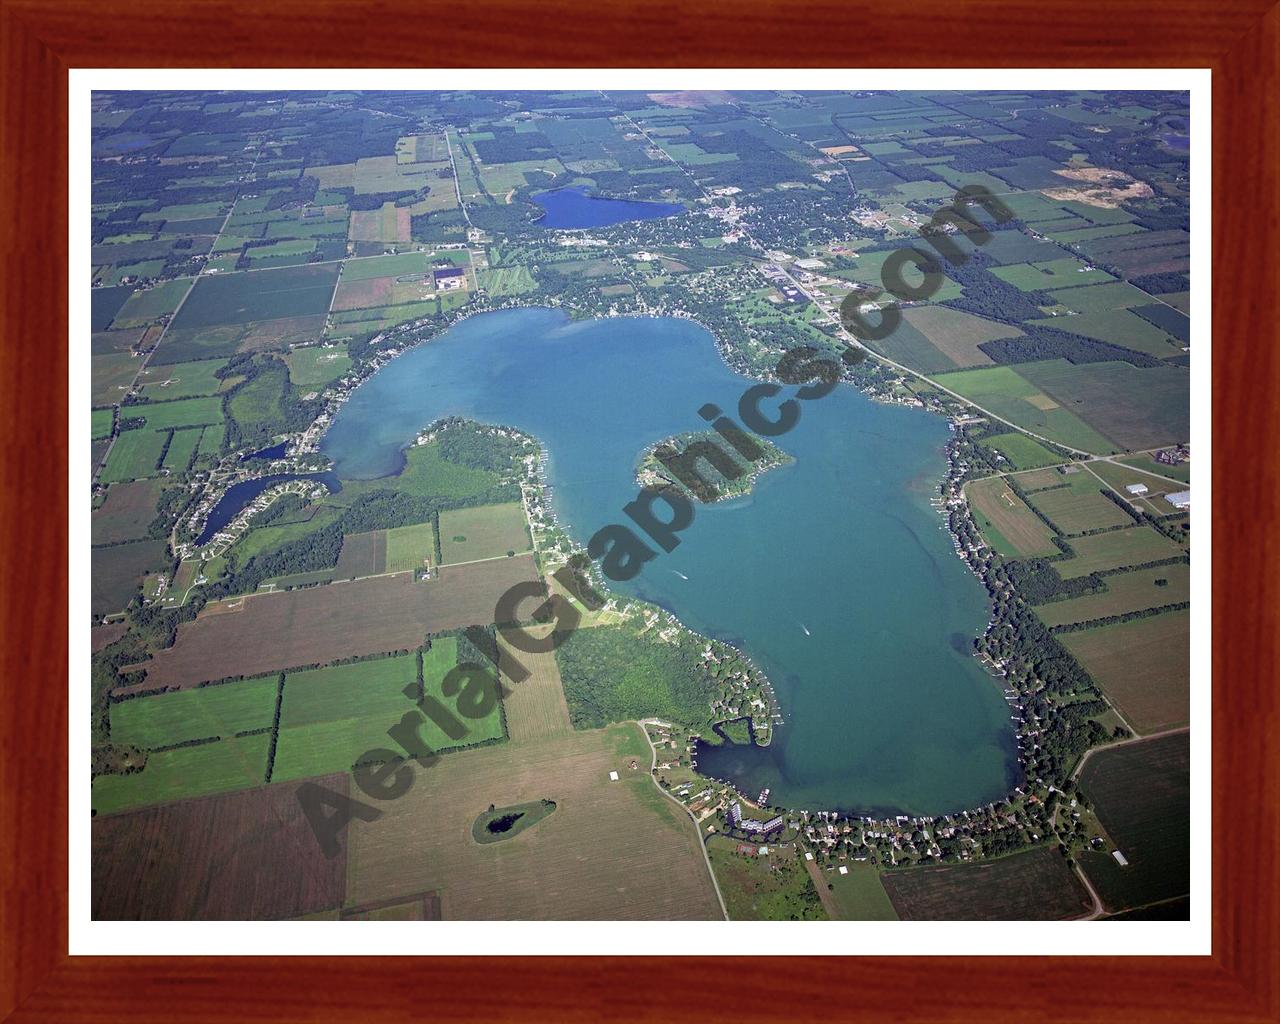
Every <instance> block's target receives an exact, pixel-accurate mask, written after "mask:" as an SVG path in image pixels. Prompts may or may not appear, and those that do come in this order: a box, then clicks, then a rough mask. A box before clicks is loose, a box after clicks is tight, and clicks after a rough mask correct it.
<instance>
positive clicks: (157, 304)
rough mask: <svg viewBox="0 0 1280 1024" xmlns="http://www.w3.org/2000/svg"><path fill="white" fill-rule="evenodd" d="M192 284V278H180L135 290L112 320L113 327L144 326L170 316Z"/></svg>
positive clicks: (118, 328) (116, 328)
mask: <svg viewBox="0 0 1280 1024" xmlns="http://www.w3.org/2000/svg"><path fill="white" fill-rule="evenodd" d="M191 285H192V282H191V281H190V280H178V281H169V282H166V283H165V284H160V285H156V286H155V287H154V288H147V289H143V290H140V291H135V292H134V293H133V294H132V295H130V296H129V301H128V302H126V303H125V304H124V306H123V307H121V309H120V311H119V312H118V313H117V314H116V316H115V319H114V320H112V321H111V326H112V328H113V329H115V330H120V329H124V328H129V327H143V326H145V325H147V324H150V323H154V322H155V321H156V320H159V319H160V318H161V317H162V316H168V315H169V314H170V313H172V312H173V311H174V310H175V309H177V308H178V306H179V305H180V304H181V303H182V300H183V298H184V297H185V296H186V294H187V292H189V291H190V290H191Z"/></svg>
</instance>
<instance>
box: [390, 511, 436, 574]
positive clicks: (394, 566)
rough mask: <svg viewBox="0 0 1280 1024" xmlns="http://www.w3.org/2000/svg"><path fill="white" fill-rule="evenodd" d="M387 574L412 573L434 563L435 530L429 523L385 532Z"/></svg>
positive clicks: (399, 527)
mask: <svg viewBox="0 0 1280 1024" xmlns="http://www.w3.org/2000/svg"><path fill="white" fill-rule="evenodd" d="M386 543H387V558H386V562H387V567H386V571H387V572H406V571H408V572H412V571H415V570H418V569H421V568H423V567H424V566H425V565H428V564H430V565H434V564H435V561H436V529H435V527H434V526H432V525H431V523H417V524H415V525H413V526H397V527H396V528H395V529H393V530H388V531H387V541H386Z"/></svg>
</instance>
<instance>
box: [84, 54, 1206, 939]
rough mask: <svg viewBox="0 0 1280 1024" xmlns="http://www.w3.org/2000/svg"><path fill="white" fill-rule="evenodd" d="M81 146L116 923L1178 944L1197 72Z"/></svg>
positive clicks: (351, 102) (250, 103) (600, 96)
mask: <svg viewBox="0 0 1280 1024" xmlns="http://www.w3.org/2000/svg"><path fill="white" fill-rule="evenodd" d="M846 77H847V78H848V80H849V82H850V83H851V84H853V85H856V84H857V76H856V75H849V76H846ZM530 80H531V81H534V80H535V79H533V78H531V79H530ZM1197 116H1198V115H1197ZM88 123H89V124H90V125H91V140H86V142H85V148H86V152H87V153H88V154H89V160H88V163H89V167H87V168H86V170H87V172H88V175H89V176H90V177H91V179H92V185H91V190H92V191H91V222H90V223H89V224H87V225H86V224H84V223H83V220H82V219H77V221H76V222H74V230H77V231H80V232H81V233H83V232H84V231H85V229H86V228H87V229H88V232H89V239H88V243H87V244H86V249H87V250H88V251H89V252H90V253H91V259H90V263H91V266H90V267H89V268H87V269H88V271H89V280H88V282H87V284H86V282H85V279H84V278H83V277H79V276H77V277H74V278H73V281H72V294H71V301H72V304H73V306H74V305H76V303H77V302H79V303H80V304H81V305H82V306H83V307H85V308H87V309H89V310H90V316H89V318H90V320H91V327H90V328H89V329H88V332H87V333H75V334H73V336H72V353H73V357H72V363H73V366H75V364H79V367H81V368H82V367H84V366H85V365H86V364H87V365H88V367H89V372H88V373H87V374H83V375H82V376H81V378H80V383H79V385H78V390H76V387H77V386H76V384H75V383H74V382H73V398H72V400H73V403H76V405H77V407H78V408H79V409H80V410H81V412H83V410H84V408H85V406H84V402H86V401H87V402H88V403H89V408H90V409H91V413H90V418H91V426H92V438H91V444H92V454H91V460H90V461H91V467H92V478H91V480H90V481H89V483H90V491H91V499H90V501H91V513H88V514H86V513H84V512H81V515H83V516H84V518H85V520H86V522H88V521H89V519H90V516H91V526H89V527H88V530H89V532H90V533H91V538H92V540H91V543H92V548H91V552H90V555H91V562H90V572H89V579H88V583H87V585H86V587H85V590H86V591H87V595H86V601H85V603H88V604H89V605H90V612H91V621H89V622H84V621H83V618H84V616H83V612H81V613H80V614H78V615H77V616H76V618H75V619H73V626H72V628H73V631H76V630H81V631H83V630H86V629H87V630H89V637H90V642H89V651H90V652H91V653H88V654H87V657H88V658H89V659H90V663H89V664H88V665H87V666H86V665H85V663H84V660H83V659H81V660H79V661H78V664H79V665H80V666H81V669H82V671H83V670H84V669H87V670H88V674H87V679H86V677H85V676H83V675H82V676H81V677H80V679H79V681H78V682H77V681H76V680H75V679H74V676H75V675H76V673H75V672H73V686H74V689H73V692H75V693H78V694H79V695H80V697H81V703H80V705H79V706H78V707H76V706H75V705H73V709H72V714H73V717H75V718H78V720H79V721H80V722H81V723H83V722H84V715H86V714H87V715H89V716H90V718H91V725H88V726H85V728H91V746H92V750H91V764H92V776H91V780H90V779H89V778H86V777H85V776H84V774H83V772H82V773H80V785H81V786H85V785H91V787H92V789H91V796H90V797H89V803H90V808H91V810H90V811H89V812H87V813H84V812H82V815H77V817H78V818H79V819H80V820H84V818H86V817H87V816H88V814H91V815H92V821H91V822H90V823H88V825H87V826H86V827H87V828H88V829H89V830H90V833H91V858H90V860H91V863H90V864H82V865H81V869H82V870H84V869H90V870H91V893H90V910H91V913H92V917H93V919H94V920H95V921H138V920H149V921H209V920H222V921H258V920H277V921H482V920H484V921H531V920H540V921H633V920H653V921H677V920H679V921H685V920H704V921H721V922H723V921H790V920H805V921H885V922H893V921H1074V920H1080V921H1102V920H1146V921H1187V920H1189V918H1190V906H1191V895H1190V894H1191V888H1192V886H1191V852H1190V851H1191V845H1192V834H1191V832H1192V830H1191V757H1190V728H1191V705H1192V696H1191V695H1192V687H1191V678H1192V671H1191V661H1190V648H1191V634H1192V615H1191V567H1190V565H1191V455H1192V450H1191V440H1192V439H1191V390H1192V389H1191V370H1190V365H1191V355H1190V352H1191V348H1190V344H1191V335H1190V312H1191V310H1190V296H1191V290H1192V284H1191V220H1192V218H1191V174H1190V162H1191V109H1190V95H1189V93H1187V92H1164V91H1145V90H1126V91H1114V92H1112V91H1085V90H1080V91H1048V90H1024V91H1001V92H996V91H958V90H946V91H942V90H938V91H892V90H883V89H880V90H858V89H856V88H855V89H846V90H840V91H836V90H829V91H785V90H770V91H763V90H757V91H742V90H734V91H709V90H700V91H674V92H673V91H666V92H663V91H651V92H646V91H640V90H635V91H619V90H613V89H605V90H592V89H582V90H561V91H555V90H547V89H542V90H538V91H494V90H462V89H459V90H455V91H423V90H413V91H397V92H384V91H355V90H333V91H297V90H277V91H246V90H236V91H190V90H188V91H150V90H147V91H96V92H93V93H92V100H91V112H90V117H89V119H88ZM86 131H88V129H86ZM1197 131H1199V121H1198V120H1197ZM1205 185H1207V183H1206V182H1201V181H1197V188H1198V189H1199V188H1202V187H1204V186H1205ZM1197 198H1199V196H1197ZM1197 230H1199V224H1197ZM84 269H85V268H83V264H79V268H78V269H76V271H75V273H76V274H77V275H79V274H82V273H83V272H84ZM1201 269H1202V268H1201V267H1200V266H1199V264H1197V268H1196V270H1197V273H1200V272H1201ZM86 287H88V289H89V295H90V298H91V305H90V304H86V303H84V294H85V293H84V291H83V289H85V288H86ZM1199 302H1200V300H1199V297H1197V303H1198V304H1199ZM1197 329H1199V328H1197ZM81 349H87V355H88V358H87V360H81V359H78V358H77V357H76V356H77V353H79V352H80V351H81ZM80 429H81V430H83V429H84V428H83V426H82V427H81V428H80ZM81 436H82V435H81ZM73 438H74V435H73ZM81 443H83V442H82V441H81ZM81 450H82V451H83V449H81ZM1204 469H1205V472H1206V473H1207V472H1208V467H1207V465H1206V467H1204ZM1206 479H1207V477H1206ZM73 483H74V480H73ZM1203 486H1205V487H1207V484H1205V485H1203ZM73 500H74V502H75V503H76V504H77V505H78V507H79V508H80V509H82V510H83V508H84V506H83V504H80V503H81V502H82V501H83V499H73ZM1207 541H1208V536H1207V534H1206V537H1205V539H1204V543H1205V552H1206V554H1207V552H1208V543H1207ZM74 554H75V553H74V551H73V558H72V564H73V566H74V564H75V558H74ZM1200 599H1201V598H1198V599H1197V600H1200ZM1204 599H1206V600H1207V597H1206V598H1204ZM79 635H80V637H81V638H83V637H84V635H85V634H84V633H83V632H81V633H80V634H79ZM1197 635H1199V634H1197ZM1199 682H1201V683H1207V680H1199ZM86 704H87V705H88V706H87V707H86V706H85V705H86ZM1198 714H1199V712H1198ZM1203 727H1204V722H1203V721H1202V720H1201V719H1200V718H1199V717H1198V718H1197V724H1196V728H1197V735H1198V736H1199V735H1201V733H1200V730H1201V729H1202V728H1203ZM77 746H78V747H79V748H80V750H81V751H82V753H83V744H77ZM85 756H88V754H87V753H86V754H85ZM1199 765H1200V762H1199V761H1197V771H1199ZM1197 891H1199V889H1197ZM290 927H294V926H290ZM726 927H727V926H726ZM308 930H309V929H308ZM320 930H321V931H325V932H329V933H337V932H342V933H347V934H350V933H352V932H355V931H358V929H342V928H332V929H320ZM801 931H804V929H801Z"/></svg>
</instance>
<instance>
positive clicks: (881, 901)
mask: <svg viewBox="0 0 1280 1024" xmlns="http://www.w3.org/2000/svg"><path fill="white" fill-rule="evenodd" d="M846 867H848V869H849V873H848V874H847V875H842V874H840V872H839V871H830V872H823V876H824V877H825V878H826V880H827V882H828V883H829V884H830V885H831V892H832V894H833V895H834V896H835V901H836V906H837V907H839V909H840V920H841V921H896V920H898V912H897V911H896V910H894V909H893V902H892V901H891V900H890V899H889V894H888V893H887V892H885V891H884V886H883V885H882V884H881V882H880V875H879V873H878V872H877V871H876V869H875V867H874V866H873V865H872V864H870V863H869V862H866V861H861V862H860V861H850V862H849V864H847V865H846Z"/></svg>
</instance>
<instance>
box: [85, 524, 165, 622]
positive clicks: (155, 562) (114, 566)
mask: <svg viewBox="0 0 1280 1024" xmlns="http://www.w3.org/2000/svg"><path fill="white" fill-rule="evenodd" d="M166 563H167V556H166V555H165V542H164V541H162V540H138V541H132V542H131V543H128V544H113V545H111V546H110V547H103V548H94V549H93V552H92V556H91V559H90V565H91V570H90V572H91V575H92V579H91V581H90V587H89V593H90V598H89V604H90V608H91V609H92V611H93V614H94V615H110V614H111V613H113V612H120V611H124V609H125V606H126V605H127V604H128V603H129V601H130V600H131V599H132V597H133V595H134V594H135V593H136V592H137V590H138V584H139V583H140V582H141V581H142V577H143V576H144V575H146V574H147V573H148V572H152V571H154V570H156V569H160V568H162V567H164V566H165V565H166Z"/></svg>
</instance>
